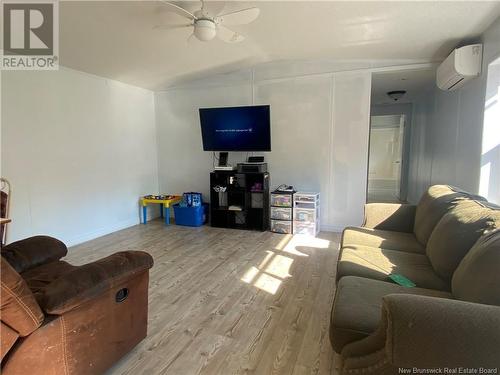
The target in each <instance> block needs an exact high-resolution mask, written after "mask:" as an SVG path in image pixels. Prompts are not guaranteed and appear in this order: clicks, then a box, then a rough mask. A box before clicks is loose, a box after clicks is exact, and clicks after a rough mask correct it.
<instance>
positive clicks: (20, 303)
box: [0, 236, 153, 375]
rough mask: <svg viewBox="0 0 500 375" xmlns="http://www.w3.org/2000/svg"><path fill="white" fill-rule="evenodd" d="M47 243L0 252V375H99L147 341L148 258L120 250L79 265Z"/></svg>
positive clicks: (31, 241)
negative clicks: (144, 340) (63, 258)
mask: <svg viewBox="0 0 500 375" xmlns="http://www.w3.org/2000/svg"><path fill="white" fill-rule="evenodd" d="M66 254H67V248H66V246H65V245H64V244H63V243H62V242H61V241H59V240H56V239H55V238H51V237H47V236H36V237H31V238H28V239H25V240H21V241H17V242H14V243H12V244H9V245H7V246H4V247H3V248H2V259H1V261H2V263H1V280H2V283H1V286H2V288H1V291H2V294H1V332H0V334H1V356H2V373H3V374H4V375H17V374H53V375H58V374H65V375H66V374H85V375H90V374H102V373H103V372H104V371H106V370H107V369H108V368H109V367H111V366H112V365H113V363H114V362H116V361H117V360H118V359H119V358H121V357H122V356H123V355H124V354H126V353H127V352H129V351H130V350H131V349H132V348H133V347H134V346H136V345H137V344H138V343H139V342H140V341H141V340H142V339H143V338H144V337H146V334H147V316H148V281H149V269H150V268H151V267H152V266H153V259H152V257H151V256H150V255H149V254H147V253H144V252H141V251H124V252H119V253H116V254H113V255H111V256H108V257H106V258H103V259H100V260H98V261H96V262H93V263H89V264H85V265H83V266H73V265H71V264H69V263H67V262H64V261H61V260H60V259H61V258H62V257H64V256H65V255H66Z"/></svg>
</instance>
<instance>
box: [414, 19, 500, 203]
mask: <svg viewBox="0 0 500 375" xmlns="http://www.w3.org/2000/svg"><path fill="white" fill-rule="evenodd" d="M479 42H481V43H483V48H484V52H483V68H482V74H481V76H480V77H479V78H477V79H474V80H472V81H470V82H468V83H467V84H466V85H465V86H464V87H462V88H461V89H458V90H456V91H451V92H445V91H442V90H439V89H437V88H435V89H434V91H433V93H431V94H430V95H429V96H427V97H425V98H421V99H419V100H418V101H417V103H416V104H415V108H414V117H416V118H418V119H417V120H416V121H415V122H416V124H415V126H414V133H413V135H412V155H413V156H412V158H413V162H412V167H411V169H410V194H409V197H410V201H413V202H414V201H416V200H418V199H419V197H420V195H421V194H422V192H423V191H424V189H425V188H427V186H429V185H434V184H450V185H454V186H457V187H460V188H462V189H465V190H468V191H471V192H474V193H477V192H478V191H479V180H480V170H481V153H482V150H481V148H482V147H481V146H482V132H483V131H482V130H483V116H484V104H485V93H486V82H487V72H488V65H489V63H491V62H492V61H493V60H494V59H495V58H496V57H498V56H499V55H500V19H499V20H497V21H495V23H493V24H492V25H491V26H490V27H489V28H488V30H486V32H485V33H484V34H483V35H482V37H481V38H480V40H479ZM412 184H414V186H413V187H412V186H411V185H412Z"/></svg>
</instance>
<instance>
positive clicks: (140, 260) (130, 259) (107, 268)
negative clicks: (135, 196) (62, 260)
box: [38, 251, 153, 315]
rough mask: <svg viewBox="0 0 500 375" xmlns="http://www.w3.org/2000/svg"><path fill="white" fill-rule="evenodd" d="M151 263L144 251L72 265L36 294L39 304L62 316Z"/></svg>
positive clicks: (48, 312) (50, 312)
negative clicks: (41, 291) (71, 267)
mask: <svg viewBox="0 0 500 375" xmlns="http://www.w3.org/2000/svg"><path fill="white" fill-rule="evenodd" d="M152 266H153V258H152V257H151V255H149V254H148V253H145V252H143V251H122V252H119V253H115V254H113V255H110V256H108V257H106V258H103V259H100V260H98V261H96V262H93V263H88V264H85V265H83V266H80V267H78V268H75V269H74V270H73V271H71V272H68V273H66V274H64V275H62V276H61V277H60V278H58V279H56V280H54V281H53V282H52V283H50V284H49V285H48V286H47V287H46V289H45V290H44V292H43V294H42V295H41V296H39V298H38V299H39V303H40V305H41V307H42V309H43V310H44V311H45V312H46V313H47V314H54V315H61V314H64V313H65V312H67V311H70V310H73V309H75V308H76V307H78V306H80V305H82V304H84V303H86V302H89V301H91V300H93V299H95V298H97V297H98V296H100V295H101V294H103V293H104V292H106V291H108V290H109V289H110V288H113V287H114V286H115V285H117V284H119V283H121V282H123V281H124V280H127V279H131V278H133V277H134V276H136V275H138V274H141V273H143V272H146V271H147V270H149V269H150V268H151V267H152Z"/></svg>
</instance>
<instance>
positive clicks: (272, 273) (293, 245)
mask: <svg viewBox="0 0 500 375" xmlns="http://www.w3.org/2000/svg"><path fill="white" fill-rule="evenodd" d="M299 247H309V248H317V249H327V248H329V247H330V241H328V240H323V239H321V238H316V237H311V236H307V235H300V234H299V235H291V234H287V235H285V236H284V237H283V238H282V239H281V241H280V242H279V243H278V245H277V246H276V247H275V251H272V250H266V252H265V256H264V259H262V261H261V262H260V263H259V265H258V266H257V267H255V266H251V267H250V268H249V269H248V270H247V271H246V272H245V274H244V275H243V277H242V278H241V281H243V282H244V283H247V284H252V285H253V286H255V287H256V288H259V289H261V290H264V291H266V292H267V293H270V294H275V293H276V292H277V291H278V289H279V287H280V286H281V284H282V282H283V280H285V279H287V278H289V277H292V274H291V273H290V269H291V267H292V264H293V262H294V259H293V258H291V257H290V256H292V255H293V256H299V257H308V256H309V255H308V254H306V253H304V252H302V251H299V250H298V249H297V248H299ZM278 252H282V253H281V254H278ZM283 253H287V255H290V256H286V255H284V254H283Z"/></svg>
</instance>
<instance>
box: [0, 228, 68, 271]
mask: <svg viewBox="0 0 500 375" xmlns="http://www.w3.org/2000/svg"><path fill="white" fill-rule="evenodd" d="M67 253H68V248H67V247H66V245H65V244H64V243H63V242H61V241H59V240H58V239H56V238H53V237H49V236H34V237H30V238H25V239H24V240H20V241H16V242H12V243H11V244H8V245H6V246H3V247H2V256H3V257H4V258H5V259H6V260H7V262H9V264H10V265H11V266H12V268H14V269H15V270H16V271H17V272H18V273H22V272H24V271H27V270H29V269H31V268H34V267H38V266H41V265H42V264H46V263H50V262H54V261H57V260H59V259H61V258H63V257H65V256H66V254H67Z"/></svg>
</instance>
